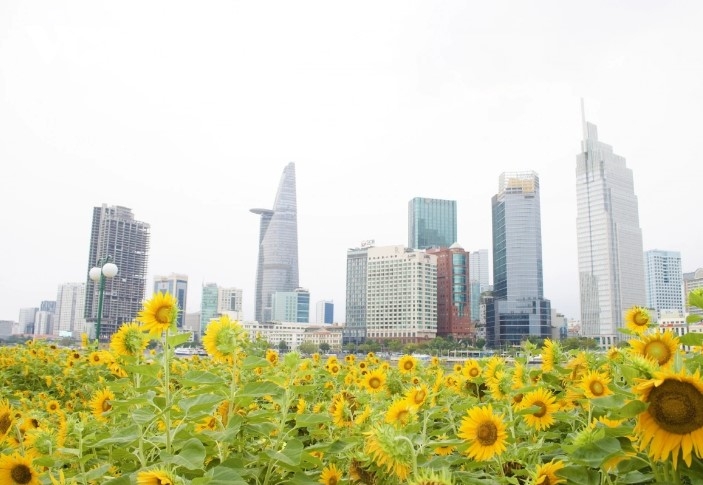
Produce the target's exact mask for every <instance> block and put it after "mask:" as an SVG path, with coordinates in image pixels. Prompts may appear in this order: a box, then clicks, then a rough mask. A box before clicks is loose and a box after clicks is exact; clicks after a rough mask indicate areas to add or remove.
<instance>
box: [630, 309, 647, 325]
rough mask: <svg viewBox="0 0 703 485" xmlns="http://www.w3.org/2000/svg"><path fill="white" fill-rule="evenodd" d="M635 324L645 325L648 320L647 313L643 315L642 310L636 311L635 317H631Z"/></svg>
mask: <svg viewBox="0 0 703 485" xmlns="http://www.w3.org/2000/svg"><path fill="white" fill-rule="evenodd" d="M633 320H634V322H635V325H638V326H642V325H647V323H648V322H649V318H647V315H645V314H644V313H642V312H638V313H636V314H635V318H633Z"/></svg>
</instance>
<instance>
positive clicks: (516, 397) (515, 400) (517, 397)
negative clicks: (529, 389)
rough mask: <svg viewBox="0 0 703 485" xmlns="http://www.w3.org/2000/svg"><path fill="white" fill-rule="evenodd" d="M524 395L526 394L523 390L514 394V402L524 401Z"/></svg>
mask: <svg viewBox="0 0 703 485" xmlns="http://www.w3.org/2000/svg"><path fill="white" fill-rule="evenodd" d="M523 397H525V396H524V395H523V394H522V393H521V392H519V393H517V394H515V396H513V402H515V403H516V404H520V403H521V402H522V398H523Z"/></svg>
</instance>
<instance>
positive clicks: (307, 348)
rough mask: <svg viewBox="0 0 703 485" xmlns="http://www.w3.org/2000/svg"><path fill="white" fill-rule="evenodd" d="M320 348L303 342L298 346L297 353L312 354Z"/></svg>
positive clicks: (308, 342)
mask: <svg viewBox="0 0 703 485" xmlns="http://www.w3.org/2000/svg"><path fill="white" fill-rule="evenodd" d="M319 348H320V347H319V346H318V345H317V344H315V343H312V342H310V341H307V340H306V341H305V342H303V343H301V344H300V345H298V352H300V353H301V354H314V353H315V352H317V350H318V349H319Z"/></svg>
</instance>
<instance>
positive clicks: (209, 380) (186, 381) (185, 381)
mask: <svg viewBox="0 0 703 485" xmlns="http://www.w3.org/2000/svg"><path fill="white" fill-rule="evenodd" d="M224 383H225V380H224V379H223V378H222V377H220V376H218V375H215V374H213V373H212V372H206V371H202V370H192V371H188V372H186V373H185V375H183V377H181V384H182V385H184V386H196V385H204V384H210V385H212V384H224Z"/></svg>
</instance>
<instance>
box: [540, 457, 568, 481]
mask: <svg viewBox="0 0 703 485" xmlns="http://www.w3.org/2000/svg"><path fill="white" fill-rule="evenodd" d="M562 468H564V462H562V461H554V460H552V461H550V462H549V463H542V464H541V465H538V466H537V470H536V471H535V481H534V483H535V485H557V484H559V483H566V480H565V479H563V478H559V477H558V476H557V475H556V473H557V472H558V471H559V470H561V469H562Z"/></svg>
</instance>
